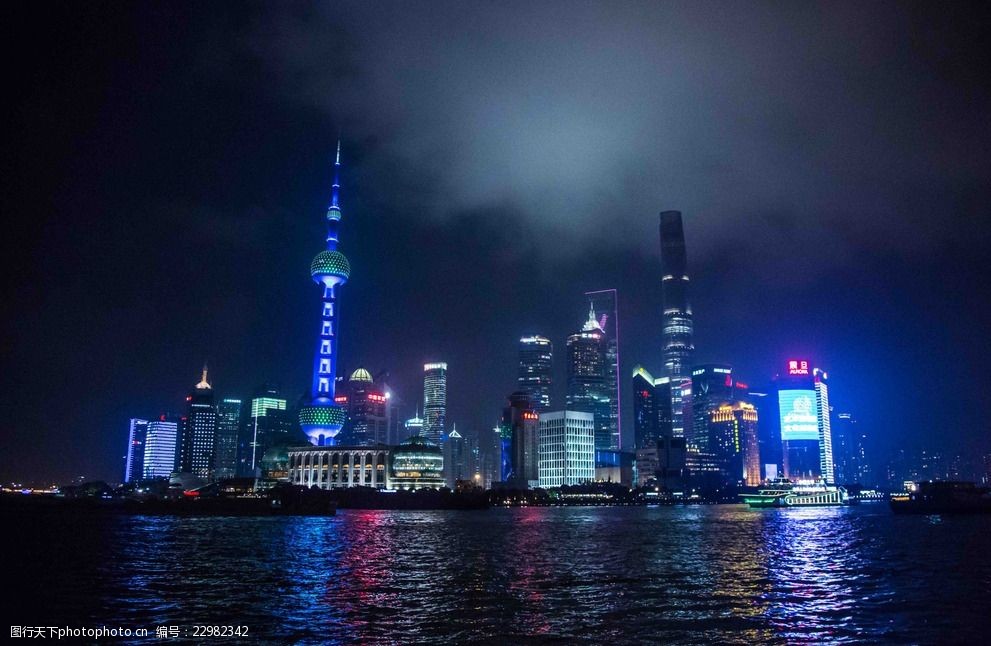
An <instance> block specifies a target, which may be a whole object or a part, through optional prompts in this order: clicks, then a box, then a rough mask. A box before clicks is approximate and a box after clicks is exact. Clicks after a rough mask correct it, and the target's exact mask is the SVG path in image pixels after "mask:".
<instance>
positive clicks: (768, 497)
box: [740, 478, 850, 507]
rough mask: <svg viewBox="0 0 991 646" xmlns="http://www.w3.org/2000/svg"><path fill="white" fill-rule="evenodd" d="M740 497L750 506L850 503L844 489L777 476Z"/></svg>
mask: <svg viewBox="0 0 991 646" xmlns="http://www.w3.org/2000/svg"><path fill="white" fill-rule="evenodd" d="M740 498H742V499H743V502H745V503H747V504H748V505H750V506H751V507H837V506H840V505H848V504H850V499H849V497H848V496H847V492H846V489H844V488H843V487H833V486H830V485H827V484H825V483H823V482H821V481H816V482H802V481H800V482H797V483H796V482H792V481H791V480H788V479H786V478H778V479H776V480H772V481H770V482H768V483H767V484H766V485H764V486H763V487H761V488H760V489H758V490H757V493H741V494H740Z"/></svg>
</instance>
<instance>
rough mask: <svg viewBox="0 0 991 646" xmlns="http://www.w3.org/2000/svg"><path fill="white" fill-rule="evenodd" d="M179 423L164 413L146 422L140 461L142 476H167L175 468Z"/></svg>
mask: <svg viewBox="0 0 991 646" xmlns="http://www.w3.org/2000/svg"><path fill="white" fill-rule="evenodd" d="M178 434H179V424H178V423H177V422H175V421H174V420H168V419H166V417H165V416H164V415H162V416H161V417H159V418H158V419H156V420H151V421H149V422H148V432H147V434H146V436H145V453H144V460H143V462H142V469H143V475H142V477H144V478H168V477H169V476H170V475H172V472H173V471H175V469H176V441H177V439H178Z"/></svg>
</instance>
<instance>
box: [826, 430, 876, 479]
mask: <svg viewBox="0 0 991 646" xmlns="http://www.w3.org/2000/svg"><path fill="white" fill-rule="evenodd" d="M832 431H833V462H834V463H835V465H836V469H835V471H836V474H835V475H836V482H837V483H838V484H853V483H856V484H861V485H873V484H874V483H873V479H872V478H871V472H870V467H869V465H868V462H867V451H866V448H865V444H866V439H867V438H866V437H865V436H864V433H863V431H861V430H860V425H859V424H858V422H857V418H856V417H854V416H853V415H852V414H851V413H837V414H836V415H835V417H834V421H833V424H832Z"/></svg>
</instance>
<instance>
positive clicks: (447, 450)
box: [443, 428, 475, 489]
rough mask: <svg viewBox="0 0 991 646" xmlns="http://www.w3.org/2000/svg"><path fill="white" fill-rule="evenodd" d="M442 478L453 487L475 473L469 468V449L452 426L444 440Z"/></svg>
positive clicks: (467, 479)
mask: <svg viewBox="0 0 991 646" xmlns="http://www.w3.org/2000/svg"><path fill="white" fill-rule="evenodd" d="M443 453H444V480H445V482H446V483H447V486H448V487H450V488H451V489H454V488H455V487H456V486H457V484H458V482H464V481H470V480H471V479H472V477H473V476H474V475H475V474H474V473H472V470H471V449H470V447H469V446H468V442H467V440H466V439H465V438H464V436H462V435H461V433H459V432H458V429H457V428H452V429H451V432H450V433H448V435H447V439H446V440H444V449H443Z"/></svg>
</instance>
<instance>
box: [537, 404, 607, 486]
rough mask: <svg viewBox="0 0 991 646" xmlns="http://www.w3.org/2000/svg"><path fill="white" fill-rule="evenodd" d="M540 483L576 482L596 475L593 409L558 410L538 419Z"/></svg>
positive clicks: (573, 483) (590, 478)
mask: <svg viewBox="0 0 991 646" xmlns="http://www.w3.org/2000/svg"><path fill="white" fill-rule="evenodd" d="M539 429H540V430H539V446H540V462H539V466H538V473H539V476H540V477H539V484H540V486H541V487H543V488H549V487H560V486H562V485H576V484H581V483H583V482H591V481H593V480H594V479H595V446H594V431H595V417H594V415H593V414H592V413H582V412H578V411H570V410H568V411H555V412H550V413H544V414H543V415H541V416H540V421H539Z"/></svg>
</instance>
